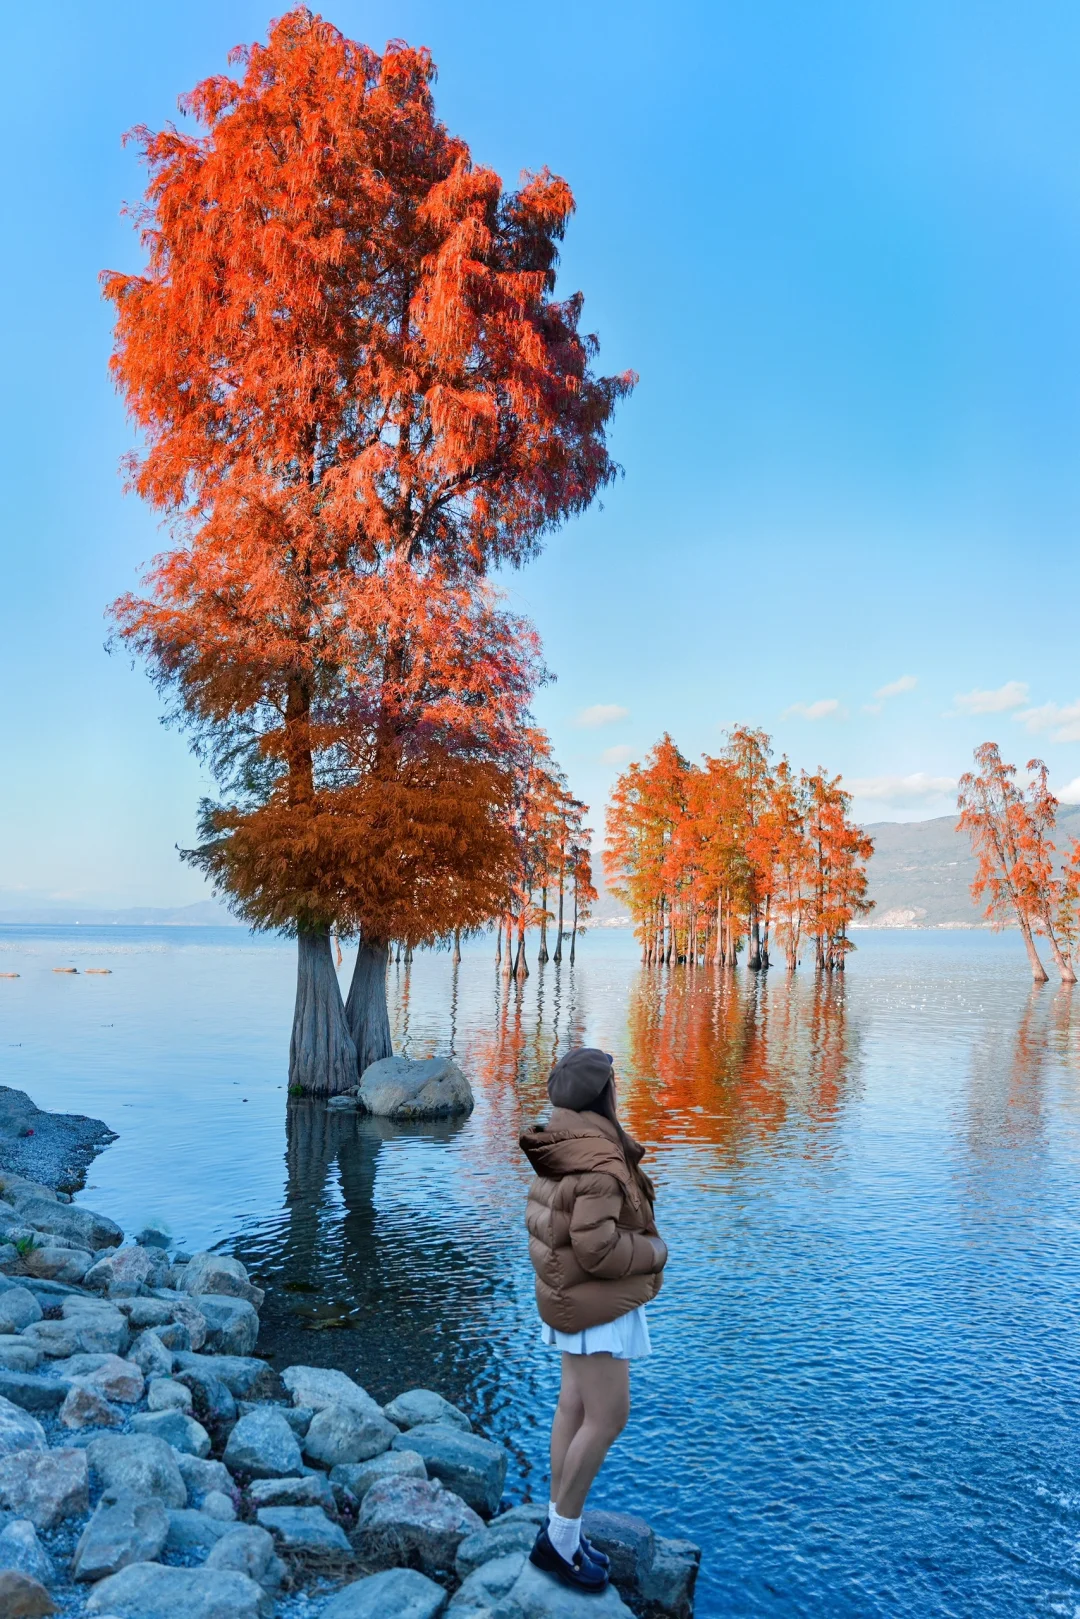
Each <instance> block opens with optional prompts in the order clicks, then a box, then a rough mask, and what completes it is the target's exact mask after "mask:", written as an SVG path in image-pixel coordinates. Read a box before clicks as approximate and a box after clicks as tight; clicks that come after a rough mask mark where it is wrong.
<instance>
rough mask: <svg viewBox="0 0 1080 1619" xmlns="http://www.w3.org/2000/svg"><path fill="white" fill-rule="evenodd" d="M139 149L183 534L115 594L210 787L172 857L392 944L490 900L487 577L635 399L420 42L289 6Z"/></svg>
mask: <svg viewBox="0 0 1080 1619" xmlns="http://www.w3.org/2000/svg"><path fill="white" fill-rule="evenodd" d="M233 60H234V61H235V62H236V63H237V64H238V65H239V66H240V68H241V69H242V73H241V74H240V76H238V77H237V78H235V79H234V78H231V77H229V76H226V75H219V76H216V77H213V78H210V79H207V80H205V81H204V82H203V83H202V84H200V85H198V86H197V87H196V89H195V90H193V91H192V92H191V94H190V95H189V96H187V97H186V98H185V99H184V102H183V107H184V110H185V111H186V112H187V113H188V114H190V115H191V116H192V117H194V118H195V119H196V120H197V121H198V123H199V124H200V125H201V126H202V133H201V134H199V135H191V134H187V133H183V132H179V131H177V130H175V129H173V128H168V129H165V130H162V131H159V132H156V133H155V132H151V131H149V130H145V129H142V130H139V131H137V132H136V133H137V136H138V138H139V140H140V142H141V144H142V147H143V151H144V155H145V159H146V163H147V166H148V169H149V173H150V179H149V184H148V188H147V193H146V202H145V206H144V208H143V210H142V212H141V213H140V215H139V224H140V226H141V230H142V240H143V243H144V245H145V247H146V250H147V255H148V262H147V266H146V269H145V271H144V273H142V274H139V275H126V274H121V273H117V272H110V273H108V274H107V275H105V277H104V278H103V280H104V290H105V295H106V297H107V298H109V299H110V300H111V301H112V303H113V305H114V306H115V310H116V346H115V352H114V355H113V360H112V367H113V373H114V376H115V378H116V382H117V385H118V387H119V388H120V390H121V391H122V393H123V395H124V397H125V399H126V401H127V405H128V408H129V411H130V414H131V416H132V419H133V421H134V422H135V424H136V426H137V428H138V429H139V433H140V436H141V440H142V444H143V450H142V452H141V454H140V455H139V456H138V457H133V458H132V460H131V463H130V475H131V481H132V484H133V486H134V488H135V489H136V490H137V491H138V492H139V493H140V494H141V495H142V496H143V497H144V498H145V499H146V500H148V501H149V502H150V503H151V504H153V505H154V506H156V507H157V508H159V509H160V510H161V511H162V512H164V513H165V514H166V515H167V516H168V518H169V519H170V520H171V522H172V523H173V525H174V528H175V543H174V545H173V547H172V549H170V550H169V551H167V552H166V553H165V554H164V555H163V556H162V557H159V558H158V559H157V561H156V562H155V564H154V567H153V569H152V570H151V572H150V573H149V575H148V577H147V579H146V581H145V583H146V591H145V593H144V594H143V595H141V596H135V595H129V596H125V597H123V598H122V599H121V600H120V601H119V602H117V603H116V605H115V608H114V614H115V618H116V622H117V626H118V630H119V633H120V635H121V636H122V637H123V638H124V639H125V640H126V641H127V642H128V643H129V644H131V645H132V646H134V647H135V648H136V649H137V650H139V651H140V652H141V653H142V654H143V655H144V656H145V657H146V658H147V660H148V662H149V664H150V667H151V671H152V673H153V675H154V677H155V679H156V680H157V681H158V683H159V684H160V685H161V686H162V687H163V688H165V689H166V690H168V691H169V692H170V693H171V694H172V697H173V702H174V710H173V712H174V715H175V717H177V718H178V719H180V720H181V721H182V722H184V723H186V724H187V725H189V726H190V727H191V728H192V730H193V732H194V735H195V739H196V745H197V746H198V747H200V748H201V749H202V750H203V751H204V752H205V753H206V755H207V756H208V757H209V760H210V762H211V764H212V765H213V766H214V767H215V769H216V771H217V773H218V776H219V779H220V780H221V781H222V783H223V785H224V788H225V791H226V799H227V802H226V803H225V804H224V805H219V806H211V807H209V808H208V809H207V811H206V813H205V816H204V826H205V830H206V833H207V838H208V841H207V843H206V844H205V846H204V848H203V849H202V850H201V851H196V853H195V856H194V858H195V859H197V860H198V861H199V863H200V864H202V865H203V866H204V867H205V869H207V870H208V871H209V872H210V873H211V875H212V876H213V877H214V878H215V880H217V881H218V882H219V883H220V884H221V885H222V886H223V887H224V888H225V889H226V890H227V891H228V892H229V893H230V895H231V896H232V897H233V899H234V902H235V903H236V905H237V907H238V908H239V909H240V910H241V911H242V912H243V913H244V914H245V915H247V916H248V917H249V918H250V919H251V920H252V921H254V922H255V923H256V924H258V925H275V926H277V925H283V924H285V925H290V924H291V925H295V926H297V927H299V928H301V929H302V930H303V929H322V928H325V927H326V926H327V925H329V924H330V923H335V924H337V925H339V926H340V927H341V928H343V929H345V930H350V929H351V930H354V931H355V930H361V931H362V932H363V934H364V936H365V937H372V938H374V939H376V940H383V939H385V938H387V937H388V936H394V937H398V938H401V939H405V940H407V941H409V942H414V941H419V940H421V939H426V938H430V937H432V936H433V935H434V934H437V933H440V932H445V931H448V930H450V929H452V928H460V927H471V926H475V925H476V923H477V921H478V920H480V919H482V917H483V915H485V914H486V915H491V914H493V912H497V911H498V910H500V909H502V908H503V907H504V905H505V897H506V891H507V885H508V883H509V881H510V875H511V868H512V864H513V859H512V851H511V849H510V847H509V842H508V834H507V831H506V819H507V802H508V797H509V793H510V788H511V783H510V776H509V771H510V764H511V754H512V751H513V748H514V746H515V745H516V742H517V739H518V737H519V734H520V732H521V729H522V727H523V725H525V724H526V723H527V704H528V701H529V698H530V695H531V693H532V690H533V688H534V686H535V682H536V679H537V677H538V645H537V642H536V638H535V635H534V634H533V632H532V631H531V629H530V628H529V626H528V625H526V624H523V623H522V622H521V621H520V620H517V619H514V618H513V617H511V616H510V615H509V614H507V613H506V612H505V611H504V610H503V609H502V608H501V606H500V604H499V602H498V600H497V599H496V598H495V597H494V596H493V595H492V594H491V592H490V591H489V590H488V588H487V587H486V585H485V584H484V580H483V574H484V572H485V570H487V569H488V568H489V567H490V566H492V565H495V564H505V563H511V564H517V563H520V562H522V561H523V560H525V559H526V558H527V557H529V556H530V555H531V554H533V553H534V552H535V551H536V550H537V548H538V546H539V544H540V542H541V539H542V537H543V535H544V533H545V532H546V531H547V530H549V529H550V528H552V527H553V526H554V525H556V524H557V523H558V522H559V521H560V520H561V519H562V518H564V517H565V516H566V515H567V514H569V513H573V512H577V511H580V510H582V509H583V508H585V507H586V506H587V505H588V504H589V502H590V501H591V500H592V499H593V497H594V495H595V494H596V493H597V491H598V490H599V489H600V488H602V486H603V485H604V484H606V483H607V482H608V481H609V480H610V479H611V478H612V477H613V476H614V475H615V472H616V470H617V469H616V468H615V466H614V464H613V462H612V461H611V459H610V457H609V455H608V453H607V449H606V444H605V428H606V424H607V422H608V420H609V418H610V416H611V413H612V410H613V409H614V406H615V404H616V401H617V400H618V399H619V398H620V397H621V396H623V395H625V394H626V393H627V392H628V391H629V389H630V388H631V386H632V385H633V381H634V379H633V377H632V375H631V374H629V373H627V374H625V375H623V376H621V377H607V378H605V377H598V376H595V375H594V374H593V372H592V370H591V360H592V358H593V356H594V355H595V352H596V343H595V339H593V338H591V337H588V336H585V335H584V334H582V333H581V332H580V331H579V318H580V313H581V299H580V297H579V296H575V297H572V298H569V299H564V300H559V299H556V298H555V296H554V277H555V265H556V262H557V243H558V241H559V239H560V238H561V236H562V234H563V230H564V227H565V225H566V222H567V219H568V218H569V215H570V213H571V211H572V209H573V198H572V196H571V194H570V191H569V188H568V187H567V185H566V183H565V182H564V181H562V180H560V179H558V178H557V177H555V176H553V175H550V174H549V173H547V171H546V170H545V171H543V172H542V173H540V174H537V175H533V176H530V177H528V178H527V179H526V180H525V183H524V184H523V185H522V187H521V188H520V189H519V190H518V191H514V192H509V191H504V189H503V187H502V184H501V182H500V180H499V178H498V176H497V175H495V174H494V173H493V172H492V171H491V170H490V169H486V168H483V167H480V166H477V165H475V164H474V163H473V161H472V159H471V156H470V154H469V150H468V147H467V146H466V144H465V143H464V142H463V141H462V140H461V139H459V138H458V137H455V136H452V135H451V134H450V133H449V132H448V131H447V130H446V128H445V126H444V125H443V124H442V123H441V122H440V121H439V120H438V119H437V117H436V115H435V110H434V105H433V101H432V95H431V83H432V80H433V78H434V68H433V65H432V62H431V59H430V56H429V55H428V53H427V52H426V51H424V50H414V49H410V48H408V47H406V46H404V45H402V44H400V43H394V44H391V45H390V46H388V48H387V50H386V53H385V54H384V55H383V56H378V55H377V54H376V53H375V52H373V51H371V50H370V49H368V48H367V47H366V46H363V45H360V44H357V43H356V42H354V41H352V40H349V39H346V38H345V37H344V36H343V35H342V34H340V33H339V32H338V30H337V29H335V28H333V27H331V25H330V24H329V23H327V22H325V21H323V20H322V19H321V18H320V17H318V16H315V15H313V14H312V13H311V12H310V11H308V10H307V9H306V8H304V7H298V8H296V9H294V10H292V11H290V12H289V13H288V14H287V15H286V16H284V17H283V18H281V19H280V20H279V21H277V22H276V23H274V24H273V25H272V27H271V29H270V32H269V37H268V40H267V43H266V44H265V45H253V46H251V47H250V48H248V49H241V50H238V51H237V52H235V53H234V55H233Z"/></svg>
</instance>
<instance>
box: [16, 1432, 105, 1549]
mask: <svg viewBox="0 0 1080 1619" xmlns="http://www.w3.org/2000/svg"><path fill="white" fill-rule="evenodd" d="M0 1506H2V1507H5V1508H6V1509H7V1510H8V1511H9V1512H14V1513H16V1514H17V1515H18V1516H19V1517H20V1518H29V1519H30V1522H31V1523H32V1524H33V1525H34V1528H35V1529H52V1528H54V1527H55V1526H56V1525H57V1524H58V1523H63V1521H64V1519H65V1518H77V1517H79V1515H80V1514H81V1513H84V1512H88V1511H89V1510H90V1496H89V1477H88V1469H87V1465H86V1451H85V1450H20V1451H16V1453H15V1454H14V1455H13V1456H5V1457H4V1459H3V1460H2V1461H0Z"/></svg>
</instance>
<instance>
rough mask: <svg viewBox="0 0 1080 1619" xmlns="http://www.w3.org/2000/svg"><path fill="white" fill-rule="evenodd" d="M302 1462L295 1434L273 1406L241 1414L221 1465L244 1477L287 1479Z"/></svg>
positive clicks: (299, 1469) (297, 1470) (300, 1466)
mask: <svg viewBox="0 0 1080 1619" xmlns="http://www.w3.org/2000/svg"><path fill="white" fill-rule="evenodd" d="M303 1465H304V1463H303V1457H302V1456H301V1454H300V1445H299V1442H298V1440H297V1438H296V1435H295V1434H294V1433H293V1431H292V1429H291V1428H290V1427H289V1424H288V1423H287V1422H286V1421H285V1418H284V1417H283V1416H282V1415H281V1412H280V1411H275V1410H274V1409H273V1407H264V1408H263V1409H261V1410H255V1411H250V1412H249V1413H248V1415H247V1416H246V1417H241V1418H240V1421H239V1422H238V1423H237V1424H236V1427H235V1428H234V1429H233V1431H232V1433H231V1434H230V1435H229V1442H228V1444H227V1445H226V1446H225V1466H226V1467H227V1468H228V1469H229V1471H230V1472H232V1473H239V1474H241V1475H243V1476H244V1477H246V1478H287V1477H288V1476H290V1475H291V1474H297V1473H299V1472H300V1471H301V1469H302V1467H303Z"/></svg>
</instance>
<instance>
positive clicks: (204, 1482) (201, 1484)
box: [176, 1453, 239, 1507]
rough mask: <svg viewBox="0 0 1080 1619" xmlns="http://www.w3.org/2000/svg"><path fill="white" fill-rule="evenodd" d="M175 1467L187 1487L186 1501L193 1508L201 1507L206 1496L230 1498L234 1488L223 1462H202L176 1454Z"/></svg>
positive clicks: (196, 1458) (192, 1457) (197, 1458)
mask: <svg viewBox="0 0 1080 1619" xmlns="http://www.w3.org/2000/svg"><path fill="white" fill-rule="evenodd" d="M176 1466H177V1469H178V1470H179V1473H180V1477H181V1478H182V1479H183V1481H184V1483H185V1485H186V1486H187V1493H188V1501H189V1503H190V1504H191V1505H192V1506H193V1507H201V1506H202V1505H203V1503H204V1501H205V1500H206V1497H207V1496H208V1495H214V1494H221V1495H227V1496H229V1497H230V1499H231V1498H232V1494H233V1490H234V1488H235V1486H234V1484H233V1481H232V1479H231V1478H230V1477H229V1470H228V1468H227V1467H226V1466H225V1464H224V1462H204V1461H201V1460H200V1459H199V1457H197V1456H186V1455H184V1454H182V1453H178V1454H177V1457H176ZM237 1499H238V1500H239V1497H237Z"/></svg>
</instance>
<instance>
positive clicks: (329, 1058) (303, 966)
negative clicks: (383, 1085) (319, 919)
mask: <svg viewBox="0 0 1080 1619" xmlns="http://www.w3.org/2000/svg"><path fill="white" fill-rule="evenodd" d="M355 1084H356V1045H355V1043H354V1041H353V1039H352V1037H351V1035H350V1032H349V1024H348V1022H347V1020H346V1016H345V1008H344V1007H343V1006H342V1004H341V991H340V989H339V988H338V981H337V970H336V968H335V967H334V957H333V954H332V952H331V949H330V929H329V928H300V929H299V931H298V932H297V935H296V1010H295V1012H294V1013H293V1027H292V1040H291V1042H290V1045H289V1086H290V1089H291V1088H292V1087H294V1086H299V1087H300V1089H301V1090H303V1091H304V1092H306V1093H307V1094H308V1095H309V1096H340V1095H341V1094H342V1092H343V1091H349V1090H352V1089H353V1087H354V1086H355Z"/></svg>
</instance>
